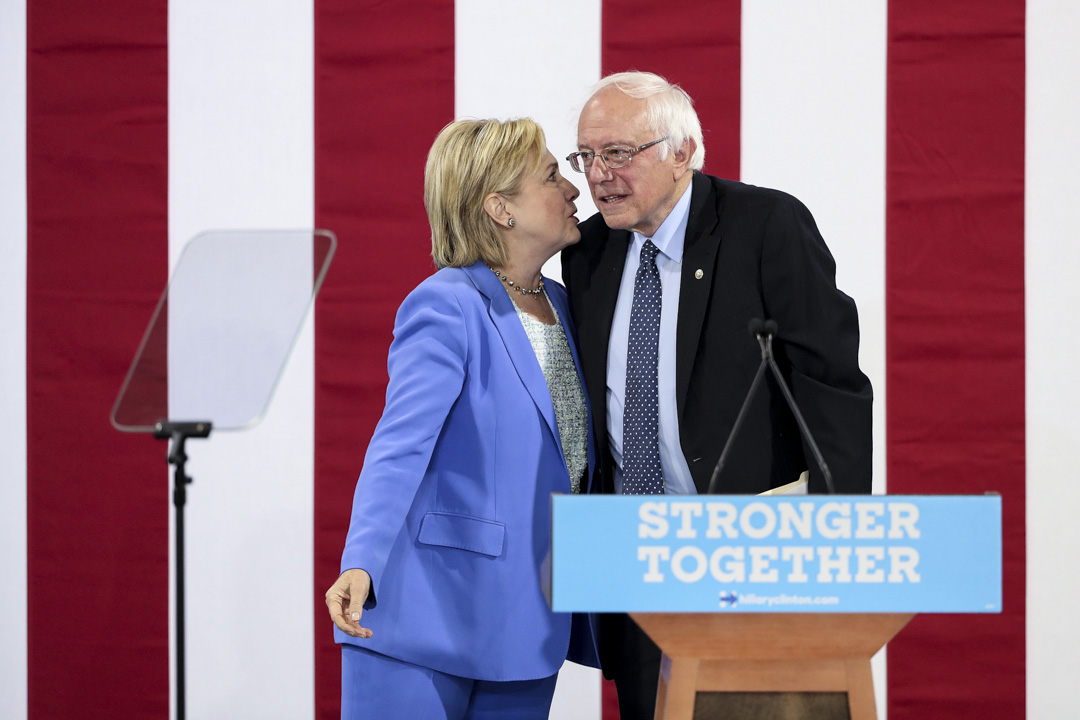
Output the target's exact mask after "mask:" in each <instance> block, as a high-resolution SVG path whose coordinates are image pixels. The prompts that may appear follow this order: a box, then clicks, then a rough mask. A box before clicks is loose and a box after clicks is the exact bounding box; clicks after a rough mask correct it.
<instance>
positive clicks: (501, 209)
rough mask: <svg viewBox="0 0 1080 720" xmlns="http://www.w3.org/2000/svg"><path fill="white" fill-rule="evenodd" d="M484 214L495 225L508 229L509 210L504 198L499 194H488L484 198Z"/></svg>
mask: <svg viewBox="0 0 1080 720" xmlns="http://www.w3.org/2000/svg"><path fill="white" fill-rule="evenodd" d="M484 212H486V213H487V214H488V217H490V218H491V219H492V220H494V221H495V224H496V225H500V226H502V227H504V228H508V227H510V210H509V208H507V206H506V198H505V197H503V196H502V195H500V194H499V193H488V195H487V197H485V198H484Z"/></svg>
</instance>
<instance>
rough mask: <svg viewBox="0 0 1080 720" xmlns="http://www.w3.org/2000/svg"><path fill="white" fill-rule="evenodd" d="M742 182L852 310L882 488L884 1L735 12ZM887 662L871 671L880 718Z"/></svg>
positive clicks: (747, 7) (755, 6) (747, 1)
mask: <svg viewBox="0 0 1080 720" xmlns="http://www.w3.org/2000/svg"><path fill="white" fill-rule="evenodd" d="M742 13H743V21H742V22H743V26H742V43H743V46H742V62H743V66H742V179H743V180H744V181H746V182H749V183H752V184H755V185H763V186H767V187H774V188H778V189H780V190H784V191H786V192H789V193H791V194H793V195H795V196H796V197H798V198H799V199H800V200H802V201H803V202H804V203H806V205H807V207H809V208H810V211H811V212H812V213H813V214H814V218H815V219H816V220H817V224H818V227H819V228H820V230H821V233H822V235H823V236H824V237H825V241H826V242H827V243H828V244H829V248H830V249H831V250H832V253H833V256H834V257H835V258H836V264H837V284H838V285H839V287H840V288H841V289H842V290H843V291H844V292H846V293H847V294H848V295H850V296H852V297H853V298H854V299H855V302H856V304H857V305H858V308H859V325H860V331H861V335H862V344H861V348H860V350H861V352H860V358H859V359H860V364H861V365H862V367H863V370H864V371H865V372H866V374H867V375H869V377H870V380H871V382H872V383H873V386H874V398H875V402H874V490H875V492H879V493H880V492H884V489H885V483H884V478H885V61H886V40H887V37H886V23H887V17H886V3H885V1H884V0H874V1H873V2H866V0H829V1H828V2H820V3H784V4H783V12H780V11H778V10H777V5H776V3H774V2H769V1H768V0H744V2H743V4H742ZM883 655H884V653H881V654H879V657H878V658H877V659H876V660H875V675H876V678H875V682H874V684H875V689H876V691H877V704H878V715H879V716H880V717H882V718H884V717H885V696H884V690H885V682H884V674H883V672H884V658H883V657H881V656H883Z"/></svg>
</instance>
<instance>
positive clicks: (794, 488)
mask: <svg viewBox="0 0 1080 720" xmlns="http://www.w3.org/2000/svg"><path fill="white" fill-rule="evenodd" d="M809 487H810V473H809V471H807V470H803V473H802V475H800V476H799V479H798V480H796V481H795V482H789V483H788V484H787V485H781V486H780V487H774V488H773V489H772V490H766V491H765V492H763V493H758V494H759V495H806V494H807V493H808V491H809Z"/></svg>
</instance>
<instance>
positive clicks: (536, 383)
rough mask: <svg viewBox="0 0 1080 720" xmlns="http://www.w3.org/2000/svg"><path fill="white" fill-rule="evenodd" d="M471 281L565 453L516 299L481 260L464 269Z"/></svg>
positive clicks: (538, 364) (549, 397)
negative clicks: (516, 306)
mask: <svg viewBox="0 0 1080 720" xmlns="http://www.w3.org/2000/svg"><path fill="white" fill-rule="evenodd" d="M462 269H463V270H464V271H465V272H466V273H467V274H468V276H469V279H471V280H472V282H473V284H474V285H475V286H476V289H477V290H479V291H480V293H481V294H482V295H483V296H484V297H486V298H487V299H488V314H489V316H490V317H491V322H492V323H494V325H495V330H496V331H497V332H498V334H499V337H500V338H501V339H502V343H503V345H504V346H505V347H506V352H507V354H508V355H509V356H510V362H511V363H513V365H514V369H515V370H516V371H517V374H518V377H519V378H520V379H521V384H522V385H524V386H525V389H526V390H528V392H529V395H531V396H532V399H533V402H534V403H536V407H537V409H538V410H539V411H540V414H541V415H542V416H543V418H544V420H545V421H546V422H547V425H548V429H549V430H551V434H552V436H553V437H554V439H555V444H556V446H558V448H559V451H560V454H561V452H562V440H561V438H560V437H559V424H558V422H557V421H556V419H555V406H554V405H552V404H551V391H550V390H549V389H548V386H547V380H545V379H544V373H543V371H542V370H541V369H540V363H539V362H538V361H537V359H536V353H535V352H534V351H533V347H532V343H530V342H529V336H528V335H526V334H525V328H524V326H522V324H521V319H520V318H519V317H518V315H517V310H515V309H514V301H513V300H511V299H510V296H509V295H507V293H506V290H505V289H503V286H502V282H500V280H499V278H497V277H495V273H493V272H491V270H490V269H489V268H488V267H487V266H486V265H484V263H482V262H478V263H475V264H473V265H470V266H469V267H467V268H462Z"/></svg>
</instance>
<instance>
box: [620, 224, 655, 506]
mask: <svg viewBox="0 0 1080 720" xmlns="http://www.w3.org/2000/svg"><path fill="white" fill-rule="evenodd" d="M659 252H660V250H659V249H658V248H657V247H656V246H655V245H653V242H652V240H646V241H645V245H644V247H642V248H641V265H640V266H639V267H638V271H637V276H636V277H635V278H634V305H633V307H632V308H631V310H630V340H629V343H628V345H627V348H626V402H625V405H624V406H623V444H622V465H623V494H624V495H657V494H661V493H663V492H664V473H663V470H662V469H661V467H660V411H659V407H658V400H657V377H656V368H657V360H658V356H659V346H660V271H659V270H658V269H657V268H656V255H657V253H659Z"/></svg>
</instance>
